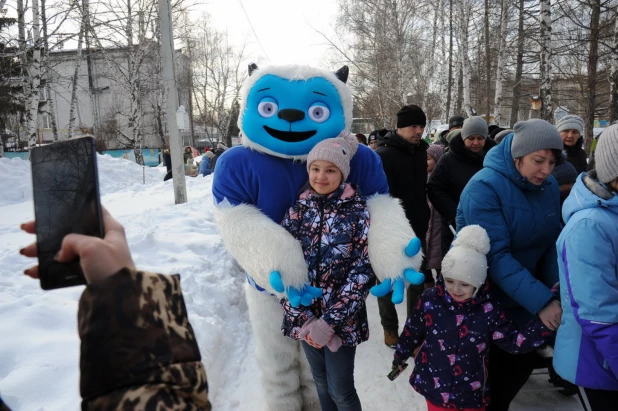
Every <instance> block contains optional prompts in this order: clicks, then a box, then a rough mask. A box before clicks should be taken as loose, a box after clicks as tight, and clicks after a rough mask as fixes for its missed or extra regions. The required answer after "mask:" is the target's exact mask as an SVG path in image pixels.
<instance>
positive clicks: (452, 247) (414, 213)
mask: <svg viewBox="0 0 618 411" xmlns="http://www.w3.org/2000/svg"><path fill="white" fill-rule="evenodd" d="M426 125H427V120H426V116H425V113H424V111H423V110H422V109H421V108H420V107H418V106H415V105H406V106H404V107H402V108H401V109H400V110H399V112H398V113H397V125H396V128H395V129H394V130H375V131H374V132H372V133H371V134H370V135H369V136H368V138H365V136H364V135H363V136H362V137H361V136H360V135H357V136H356V138H354V136H353V135H349V136H345V135H344V136H340V137H337V138H332V139H326V140H323V141H321V142H320V143H318V144H317V145H315V147H313V149H312V150H311V152H310V153H309V155H308V157H307V161H306V166H307V181H308V184H307V186H306V187H305V190H303V191H302V192H301V193H300V195H299V197H298V200H297V202H296V204H295V205H294V206H293V207H292V208H291V209H289V210H288V212H287V213H286V214H285V217H284V219H283V221H282V223H281V225H282V226H283V227H284V228H285V229H286V230H287V231H288V232H289V233H290V234H292V236H293V237H294V238H296V239H297V240H298V241H299V242H300V244H301V247H302V250H303V255H304V257H305V260H306V263H307V267H308V277H307V282H308V283H309V284H310V285H311V287H315V289H316V290H319V289H321V290H322V291H321V292H320V294H319V295H320V296H319V298H314V299H311V301H305V298H306V297H303V298H302V299H301V297H298V298H291V297H290V296H289V295H288V297H286V298H283V299H281V301H280V303H281V307H282V311H283V323H282V325H281V329H282V333H283V334H284V335H285V336H287V337H289V338H292V339H295V340H299V341H301V342H302V347H303V351H304V353H305V355H306V358H307V360H308V362H309V365H310V367H311V372H312V374H313V378H314V381H315V384H316V387H317V391H318V396H319V401H320V406H321V408H322V409H323V410H327V411H329V410H360V409H361V403H360V399H359V396H358V394H357V392H356V389H355V387H354V361H355V353H356V347H357V345H358V344H360V343H362V342H364V341H366V340H367V339H368V338H369V325H368V321H367V309H366V304H365V302H366V299H367V297H368V294H369V292H370V289H371V288H372V287H373V286H374V285H376V276H375V274H374V273H373V270H372V267H371V264H370V262H369V256H368V252H367V243H368V232H369V228H370V224H371V216H370V215H369V212H368V208H367V204H366V198H365V197H364V196H363V193H362V192H361V191H360V189H359V187H358V186H357V185H355V184H348V183H346V180H347V177H348V175H349V173H350V161H351V158H352V157H353V156H354V154H355V152H356V150H357V145H358V144H365V145H368V146H369V147H371V148H372V149H373V150H375V154H376V155H377V156H379V158H380V160H381V164H382V166H383V169H384V173H385V175H386V178H387V181H388V187H389V191H390V195H391V196H392V197H395V198H397V199H399V200H400V201H401V204H402V206H403V209H404V211H405V215H406V217H407V219H408V221H409V224H410V226H411V227H412V228H413V230H414V232H415V233H416V235H417V236H418V238H419V239H420V243H421V248H422V250H423V252H424V255H425V259H424V262H423V265H422V266H421V272H422V273H423V274H424V277H425V281H424V284H421V285H409V286H408V287H407V291H406V311H407V319H406V321H405V326H404V328H403V332H401V333H399V319H398V316H397V311H396V310H395V306H394V304H393V302H392V296H391V295H390V294H389V295H387V296H384V297H380V298H379V299H378V306H379V314H380V318H381V324H382V327H383V331H384V343H385V344H386V345H387V346H389V347H391V348H395V352H394V357H393V362H392V365H391V366H392V370H393V371H394V372H403V370H404V369H405V363H406V361H407V360H408V358H409V357H412V356H413V357H414V371H413V372H412V375H411V376H410V384H411V385H412V386H413V388H414V389H415V390H416V391H418V392H419V393H420V394H421V395H423V396H424V397H425V399H426V400H427V406H428V410H430V411H434V410H444V409H450V410H452V409H455V410H468V411H472V410H474V411H480V410H488V411H507V410H508V409H509V405H510V403H511V402H512V401H513V399H514V398H515V396H516V395H517V393H518V392H519V391H520V389H521V388H522V387H523V385H524V384H525V382H526V381H527V379H528V378H529V376H530V374H531V373H532V371H533V369H534V368H535V366H536V365H537V364H538V355H537V353H536V350H537V349H538V348H540V347H542V346H545V345H550V346H553V347H554V357H553V367H554V368H555V372H556V373H557V374H558V375H559V376H560V377H561V378H562V379H564V380H566V381H567V382H569V383H571V384H574V385H576V386H579V387H581V388H582V390H581V391H582V396H583V397H585V399H586V401H587V403H589V405H590V408H591V410H592V411H606V410H613V409H615V404H616V403H618V348H617V347H618V230H617V228H618V125H614V126H610V127H609V128H607V129H606V130H605V131H604V133H603V134H602V135H601V136H600V138H599V140H598V143H597V146H596V150H595V162H594V167H595V168H594V169H592V170H590V169H589V166H590V164H589V161H588V158H587V156H586V152H585V151H584V150H583V147H582V143H583V138H582V135H583V125H584V123H583V120H582V119H581V118H580V117H578V116H574V115H569V116H565V117H564V118H562V119H560V120H559V121H558V122H557V124H556V125H555V126H554V125H552V124H550V123H549V122H546V121H544V120H540V119H530V120H526V121H520V122H518V123H516V124H515V125H514V126H513V128H512V129H508V130H505V129H501V128H498V127H495V126H494V127H490V126H489V125H488V124H487V122H486V121H485V120H484V119H483V118H481V117H476V116H475V117H469V118H466V119H464V118H463V117H460V116H454V117H452V118H451V119H449V129H448V130H445V131H444V132H443V133H442V134H441V135H440V136H439V137H438V138H437V141H436V142H435V143H434V144H428V143H427V142H426V141H425V140H423V138H422V137H423V134H424V129H425V127H426ZM363 138H365V139H363ZM218 150H220V151H221V152H222V151H223V150H225V148H224V147H219V148H218ZM208 153H210V155H209V154H208ZM187 154H188V155H191V153H190V151H189V150H187ZM220 154H221V153H220V152H219V153H217V152H215V153H212V152H207V153H205V155H204V156H203V157H202V161H201V164H200V165H199V172H200V173H202V174H203V175H208V174H209V173H212V172H213V171H214V168H215V166H216V161H217V158H218V155H220ZM166 156H167V157H166ZM164 158H165V161H166V165H168V170H169V172H168V174H170V176H171V161H170V159H169V153H165V152H164ZM187 159H188V158H187ZM33 224H34V223H33V222H31V223H27V224H25V225H23V227H22V228H23V229H24V230H25V231H26V232H29V233H33V232H34V230H33V227H34V225H33ZM325 225H326V226H328V230H324V229H323V227H324V226H325ZM105 229H106V235H105V238H103V239H98V238H85V237H82V236H74V235H70V236H68V237H67V239H66V240H65V241H64V243H63V248H62V250H61V252H60V253H59V255H58V259H59V261H64V260H66V261H69V260H71V259H72V258H73V257H75V256H79V257H81V261H80V263H81V265H82V267H83V269H84V272H85V274H86V277H87V278H88V280H89V282H90V285H89V286H88V288H87V290H86V292H85V294H84V296H82V300H81V302H80V336H81V338H82V362H81V367H82V370H81V379H82V397H83V400H84V407H85V408H84V409H90V408H99V409H109V408H121V407H123V406H127V405H128V404H129V402H130V401H131V400H132V399H134V398H140V399H141V398H142V396H143V397H144V398H145V399H143V401H144V403H145V402H146V401H147V400H148V401H154V402H155V403H156V401H158V399H160V401H174V402H173V403H172V405H173V406H174V407H175V408H180V407H181V406H182V407H187V408H191V407H193V408H197V409H209V408H210V403H209V402H208V397H207V393H208V385H207V383H206V375H205V371H204V369H203V366H202V365H201V362H200V354H199V350H198V348H197V345H196V342H195V336H194V334H193V331H192V329H191V325H190V324H189V322H188V319H187V315H186V309H185V307H184V303H183V302H182V294H181V292H180V288H179V287H180V286H179V281H178V278H177V277H174V276H164V275H158V274H151V273H145V272H141V271H137V270H136V269H135V267H134V265H133V262H132V259H131V256H130V254H129V252H128V246H127V245H126V239H125V238H124V232H123V229H122V226H120V225H119V224H118V223H117V222H116V221H115V220H113V218H112V217H111V216H110V215H109V214H107V213H105ZM322 244H335V245H336V246H333V247H329V248H323V247H322V246H321V245H322ZM93 249H96V250H97V252H96V253H94V255H93V253H92V250H93ZM89 251H90V252H89ZM21 253H22V254H23V255H26V256H30V257H34V256H35V255H36V248H35V245H31V246H28V247H26V248H25V249H23V250H21ZM101 261H105V263H104V264H100V262H101ZM110 261H111V262H113V264H110V263H109V262H110ZM103 267H104V269H103ZM26 274H28V275H31V276H33V277H36V276H37V270H36V268H33V269H30V270H28V271H27V272H26ZM273 281H275V282H276V279H275V280H273ZM148 284H149V285H151V286H154V284H160V285H159V286H158V287H160V288H161V293H158V294H156V301H152V304H150V305H149V306H150V307H151V308H152V309H155V308H161V307H163V308H162V309H164V310H170V311H171V312H173V313H174V316H172V320H173V321H174V327H166V325H165V324H161V323H160V322H158V321H154V320H153V314H152V312H148V311H147V310H146V311H145V310H143V309H142V310H141V311H140V308H139V305H138V304H137V303H136V304H135V305H132V304H131V303H127V304H125V305H124V308H125V309H127V310H133V311H132V313H131V316H130V317H131V318H134V320H135V321H134V322H130V323H123V324H124V325H123V326H124V327H126V328H125V329H122V330H117V329H105V327H99V326H97V324H99V322H102V321H105V324H116V325H119V324H120V322H115V321H112V320H110V318H108V317H109V316H113V315H126V313H125V314H123V313H121V312H116V310H113V309H112V307H111V306H110V305H109V304H110V301H112V300H113V297H111V296H113V295H114V293H115V291H114V290H116V289H118V288H121V287H124V289H130V290H131V292H130V294H131V295H130V296H129V297H128V298H130V299H131V298H132V299H134V301H136V302H137V301H139V299H140V298H142V297H143V294H144V293H145V292H146V291H145V288H146V287H145V285H148ZM273 288H277V286H276V285H274V284H273ZM281 288H283V287H282V286H281ZM310 291H311V290H310ZM317 295H318V294H316V296H317ZM123 298H124V297H123ZM128 301H133V300H128ZM151 320H153V321H151ZM171 328H177V329H180V330H183V332H181V333H178V332H177V331H176V332H173V333H170V331H169V329H171ZM101 332H104V333H108V334H110V335H111V333H119V332H122V333H124V334H125V335H127V338H128V341H132V342H135V341H140V343H139V344H140V345H139V347H136V353H137V352H139V353H141V354H140V355H136V357H135V358H136V359H135V360H134V362H133V363H131V364H128V365H127V364H124V365H123V366H120V365H119V364H117V361H119V360H118V359H119V358H130V356H128V357H127V353H124V354H125V355H124V356H122V355H121V353H120V351H121V350H123V349H124V348H123V347H122V346H115V345H114V344H110V345H109V346H107V347H106V348H105V350H103V351H101V350H100V348H96V349H95V348H93V349H89V347H95V346H97V347H98V345H97V344H96V340H97V339H102V338H103V339H104V338H106V336H105V335H101ZM138 334H140V335H146V336H147V338H141V337H140V338H137V337H136V336H137V335H138ZM172 334H173V335H172ZM155 345H157V349H156V352H157V353H158V356H155V357H154V360H153V359H152V358H150V357H149V358H150V360H149V361H150V362H148V365H147V366H146V365H145V364H146V363H147V361H146V358H145V357H143V354H144V352H146V351H147V350H148V347H150V346H155ZM144 350H146V351H144ZM144 367H146V368H147V369H149V370H150V371H149V372H144V369H145V368H144ZM385 367H387V368H388V367H389V365H386V366H385ZM137 369H139V370H140V373H139V375H140V376H142V377H143V378H142V379H136V377H135V376H134V374H133V372H132V370H137ZM119 370H122V372H119ZM152 378H156V379H157V381H159V382H160V384H159V385H157V386H153V385H149V384H148V381H151V380H152ZM107 383H110V384H112V385H110V386H108V385H106V384H107ZM188 404H189V405H188ZM0 408H1V403H0Z"/></svg>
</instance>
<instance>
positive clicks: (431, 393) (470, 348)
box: [393, 281, 552, 409]
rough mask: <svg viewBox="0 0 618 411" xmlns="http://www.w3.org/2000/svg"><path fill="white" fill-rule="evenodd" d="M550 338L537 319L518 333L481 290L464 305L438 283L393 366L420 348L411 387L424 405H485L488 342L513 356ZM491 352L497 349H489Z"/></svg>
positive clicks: (410, 323) (422, 302)
mask: <svg viewBox="0 0 618 411" xmlns="http://www.w3.org/2000/svg"><path fill="white" fill-rule="evenodd" d="M551 335H552V333H551V331H550V330H549V329H547V328H546V327H545V326H544V325H543V323H542V322H541V321H540V320H534V321H531V322H530V323H529V324H528V325H527V326H526V329H525V330H524V331H522V332H519V331H517V329H516V328H515V325H514V324H513V323H512V322H511V321H510V320H508V319H507V318H506V317H505V315H504V312H503V311H502V310H501V309H500V307H499V305H498V304H497V303H496V302H494V301H492V300H491V298H490V296H489V286H488V283H487V282H486V283H485V285H484V286H483V287H482V288H481V289H480V290H479V292H478V293H477V295H476V296H475V297H473V298H472V299H470V300H468V301H465V302H463V303H458V302H455V301H454V300H453V299H452V298H451V297H450V295H449V294H448V293H446V291H445V288H444V284H443V282H442V281H438V285H437V286H436V287H434V288H431V289H428V290H425V292H424V293H423V295H422V296H421V297H420V298H419V299H418V303H417V306H416V309H415V310H414V312H413V313H412V315H411V316H410V318H408V320H407V321H406V325H405V328H404V330H403V332H402V333H401V335H400V337H399V343H398V344H397V350H396V352H395V359H394V361H393V366H398V365H399V364H402V363H404V362H405V361H406V360H407V359H408V357H410V355H411V353H412V352H413V351H414V350H415V349H416V348H417V347H418V346H420V345H422V347H421V349H420V350H419V352H418V354H417V356H416V358H415V360H414V363H415V366H414V371H413V372H412V374H411V375H410V384H411V385H412V386H413V387H414V389H415V390H416V391H417V392H418V393H419V394H421V395H422V396H424V397H425V398H426V399H427V400H429V402H431V403H433V404H435V405H438V406H441V407H444V408H457V409H460V408H481V407H484V406H486V405H488V404H489V387H488V386H487V360H488V358H487V355H488V352H489V347H490V346H491V343H494V344H496V345H498V346H499V347H500V348H501V349H503V350H505V351H507V352H510V353H513V354H517V353H525V352H529V351H532V350H533V349H535V348H536V347H539V346H540V345H542V344H543V343H544V342H545V340H546V339H547V338H549V337H550V336H551ZM494 349H496V348H494Z"/></svg>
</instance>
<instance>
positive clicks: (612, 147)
mask: <svg viewBox="0 0 618 411" xmlns="http://www.w3.org/2000/svg"><path fill="white" fill-rule="evenodd" d="M594 160H595V162H596V170H597V177H598V178H599V181H600V182H602V183H609V182H612V181H614V180H615V179H616V178H618V125H615V126H609V127H607V128H606V129H605V131H603V134H601V136H599V141H598V143H597V148H596V149H595V150H594Z"/></svg>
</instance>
